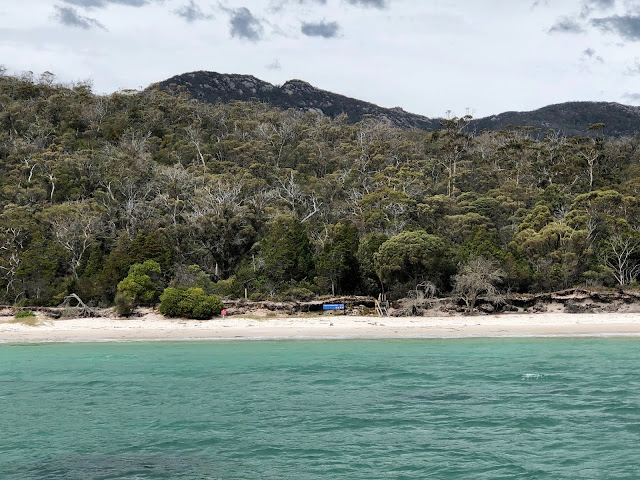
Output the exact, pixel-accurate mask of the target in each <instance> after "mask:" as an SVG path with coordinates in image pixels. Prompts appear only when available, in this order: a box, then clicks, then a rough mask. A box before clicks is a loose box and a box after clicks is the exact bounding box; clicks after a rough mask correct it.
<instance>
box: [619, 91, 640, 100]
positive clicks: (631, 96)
mask: <svg viewBox="0 0 640 480" xmlns="http://www.w3.org/2000/svg"><path fill="white" fill-rule="evenodd" d="M622 98H625V99H627V100H629V101H630V102H640V93H625V94H624V95H622Z"/></svg>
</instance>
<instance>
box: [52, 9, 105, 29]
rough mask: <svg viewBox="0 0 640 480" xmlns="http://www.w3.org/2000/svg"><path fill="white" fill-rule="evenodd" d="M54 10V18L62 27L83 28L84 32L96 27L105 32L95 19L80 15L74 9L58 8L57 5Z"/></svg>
mask: <svg viewBox="0 0 640 480" xmlns="http://www.w3.org/2000/svg"><path fill="white" fill-rule="evenodd" d="M54 8H55V9H56V13H55V15H54V18H55V19H56V20H57V21H58V22H59V23H61V24H62V25H66V26H68V27H79V28H84V29H85V30H88V29H90V28H93V27H98V28H102V29H103V30H106V28H105V27H104V25H102V24H101V23H100V22H99V21H98V20H96V19H95V18H90V17H85V16H84V15H80V14H79V13H78V12H77V11H76V9H75V8H72V7H60V6H58V5H55V6H54Z"/></svg>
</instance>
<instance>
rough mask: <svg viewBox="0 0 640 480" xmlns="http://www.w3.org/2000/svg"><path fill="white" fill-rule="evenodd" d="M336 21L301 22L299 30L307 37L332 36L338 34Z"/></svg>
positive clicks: (338, 28)
mask: <svg viewBox="0 0 640 480" xmlns="http://www.w3.org/2000/svg"><path fill="white" fill-rule="evenodd" d="M338 30H340V27H339V26H338V22H325V21H322V22H318V23H303V24H302V27H300V31H301V32H302V33H303V34H305V35H306V36H307V37H323V38H334V37H337V36H338Z"/></svg>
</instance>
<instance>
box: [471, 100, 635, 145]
mask: <svg viewBox="0 0 640 480" xmlns="http://www.w3.org/2000/svg"><path fill="white" fill-rule="evenodd" d="M599 123H602V124H604V129H603V130H602V134H603V135H605V136H607V137H624V136H632V135H637V134H638V133H639V132H640V107H633V106H629V105H622V104H620V103H614V102H566V103H559V104H556V105H549V106H546V107H543V108H540V109H538V110H534V111H532V112H505V113H501V114H499V115H493V116H490V117H485V118H479V119H474V120H472V122H471V126H472V128H474V129H475V130H477V131H479V132H481V131H483V130H492V131H497V130H500V129H503V128H505V127H507V126H508V125H511V126H512V127H522V126H528V127H533V128H536V129H538V131H539V132H541V133H542V134H543V135H544V134H545V133H546V132H547V131H548V130H555V131H558V132H561V133H562V134H564V135H568V136H573V135H584V134H585V132H587V131H588V129H589V127H590V126H591V125H594V124H599Z"/></svg>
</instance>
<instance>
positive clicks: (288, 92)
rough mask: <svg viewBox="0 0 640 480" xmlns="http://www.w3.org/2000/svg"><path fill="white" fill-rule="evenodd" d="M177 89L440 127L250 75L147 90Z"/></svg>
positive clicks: (174, 80)
mask: <svg viewBox="0 0 640 480" xmlns="http://www.w3.org/2000/svg"><path fill="white" fill-rule="evenodd" d="M177 87H184V89H186V91H187V92H188V93H189V95H190V96H191V97H192V98H195V99H197V100H200V101H203V102H208V103H228V102H230V101H233V100H241V101H252V100H253V101H259V102H264V103H268V104H269V105H272V106H274V107H278V108H281V109H283V110H287V109H290V108H291V109H295V110H300V111H303V112H306V111H309V110H317V111H320V112H322V113H323V114H325V115H327V116H329V117H332V118H335V117H337V116H338V115H342V114H345V115H347V118H348V119H349V122H351V123H356V122H359V121H361V120H363V119H364V117H365V116H366V115H373V116H375V117H378V118H383V119H387V120H389V121H390V122H391V124H392V125H393V126H395V127H398V128H419V129H423V130H433V129H434V128H438V126H439V125H440V121H439V120H436V121H435V122H432V121H431V120H430V119H429V118H427V117H423V116H421V115H416V114H413V113H409V112H405V111H404V110H403V109H401V108H399V107H398V108H383V107H379V106H378V105H374V104H373V103H368V102H364V101H362V100H356V99H354V98H349V97H346V96H344V95H339V94H337V93H332V92H328V91H326V90H320V89H319V88H316V87H314V86H312V85H310V84H309V83H307V82H304V81H302V80H289V81H288V82H286V83H285V84H284V85H281V86H277V85H272V84H270V83H267V82H264V81H262V80H259V79H257V78H256V77H253V76H251V75H236V74H222V73H216V72H203V71H198V72H191V73H183V74H182V75H176V76H175V77H171V78H169V79H167V80H164V81H162V82H158V83H154V84H152V85H150V86H149V87H148V89H153V88H177ZM148 89H147V90H148Z"/></svg>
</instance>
